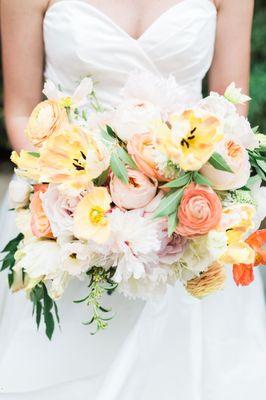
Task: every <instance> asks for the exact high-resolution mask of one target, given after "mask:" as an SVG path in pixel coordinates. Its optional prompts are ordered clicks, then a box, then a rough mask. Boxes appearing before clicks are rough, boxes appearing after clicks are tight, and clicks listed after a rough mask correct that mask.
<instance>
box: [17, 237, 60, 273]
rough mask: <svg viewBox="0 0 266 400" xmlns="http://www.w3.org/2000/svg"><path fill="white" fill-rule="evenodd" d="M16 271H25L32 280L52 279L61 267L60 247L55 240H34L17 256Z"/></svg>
mask: <svg viewBox="0 0 266 400" xmlns="http://www.w3.org/2000/svg"><path fill="white" fill-rule="evenodd" d="M15 258H16V265H15V267H14V270H15V271H20V270H22V269H23V270H24V271H25V272H26V273H27V274H28V275H29V277H30V278H33V279H34V278H39V277H42V276H45V277H46V278H47V279H49V278H52V277H53V276H54V275H55V274H56V273H57V272H58V270H59V267H60V247H59V245H58V244H57V242H55V241H53V240H37V239H33V240H31V241H30V242H27V243H26V244H25V245H24V246H22V247H21V248H20V249H19V250H18V251H17V253H16V255H15Z"/></svg>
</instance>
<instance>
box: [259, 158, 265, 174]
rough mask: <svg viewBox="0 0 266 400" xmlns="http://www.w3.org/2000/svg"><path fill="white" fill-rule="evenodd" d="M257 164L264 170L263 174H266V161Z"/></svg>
mask: <svg viewBox="0 0 266 400" xmlns="http://www.w3.org/2000/svg"><path fill="white" fill-rule="evenodd" d="M257 164H258V166H259V167H260V168H261V169H262V170H263V172H266V161H265V160H257Z"/></svg>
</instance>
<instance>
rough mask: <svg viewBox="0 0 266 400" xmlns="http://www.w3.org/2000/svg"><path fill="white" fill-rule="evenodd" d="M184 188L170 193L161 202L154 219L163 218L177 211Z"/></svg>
mask: <svg viewBox="0 0 266 400" xmlns="http://www.w3.org/2000/svg"><path fill="white" fill-rule="evenodd" d="M183 192H184V188H181V189H179V190H175V191H171V192H170V193H168V194H167V195H166V196H165V197H163V199H162V200H161V202H160V204H159V206H158V208H157V210H156V212H155V214H154V218H160V217H165V216H168V215H171V214H172V213H174V212H176V211H177V207H178V204H179V203H180V200H181V198H182V196H183Z"/></svg>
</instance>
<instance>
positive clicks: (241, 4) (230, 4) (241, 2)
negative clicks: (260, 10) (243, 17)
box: [213, 0, 254, 12]
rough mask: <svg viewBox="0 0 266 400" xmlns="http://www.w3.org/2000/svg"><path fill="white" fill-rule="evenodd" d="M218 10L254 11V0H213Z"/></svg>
mask: <svg viewBox="0 0 266 400" xmlns="http://www.w3.org/2000/svg"><path fill="white" fill-rule="evenodd" d="M213 2H214V4H215V6H216V8H217V10H218V11H219V10H222V9H227V10H229V11H230V10H231V11H232V12H234V10H237V11H238V12H241V11H244V10H245V11H246V12H249V11H250V12H252V11H253V7H254V0H234V1H232V0H213Z"/></svg>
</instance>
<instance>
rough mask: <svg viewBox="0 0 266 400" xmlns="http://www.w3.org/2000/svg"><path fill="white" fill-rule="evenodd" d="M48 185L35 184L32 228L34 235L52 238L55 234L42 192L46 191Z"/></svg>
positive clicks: (32, 201) (31, 206)
mask: <svg viewBox="0 0 266 400" xmlns="http://www.w3.org/2000/svg"><path fill="white" fill-rule="evenodd" d="M47 187H48V185H35V186H34V195H33V196H32V198H31V203H30V211H31V230H32V233H33V235H34V236H36V237H38V238H43V237H46V238H52V237H53V234H52V231H51V227H50V222H49V220H48V218H47V217H46V215H45V213H44V210H43V206H42V200H41V197H40V195H41V193H44V192H46V190H47Z"/></svg>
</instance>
